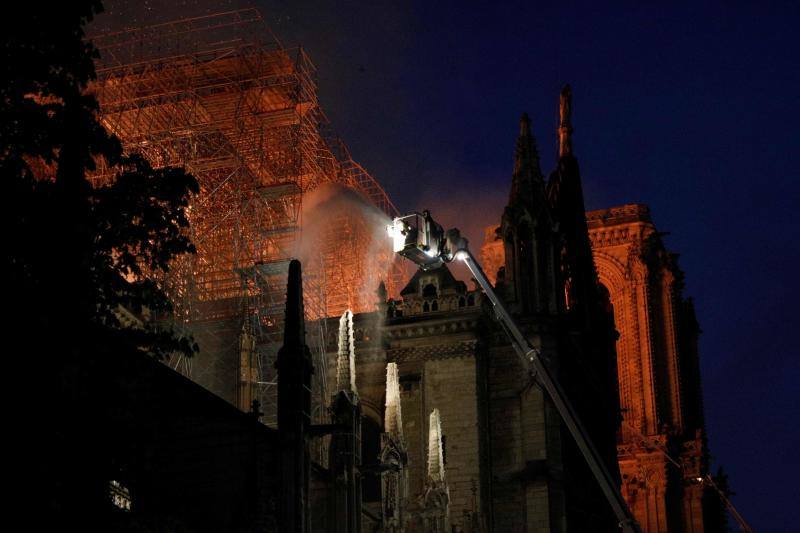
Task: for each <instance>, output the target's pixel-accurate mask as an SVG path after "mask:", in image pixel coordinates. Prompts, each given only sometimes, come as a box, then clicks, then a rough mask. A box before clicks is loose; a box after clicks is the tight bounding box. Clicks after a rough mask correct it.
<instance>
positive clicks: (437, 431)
mask: <svg viewBox="0 0 800 533" xmlns="http://www.w3.org/2000/svg"><path fill="white" fill-rule="evenodd" d="M428 480H429V481H431V482H433V483H444V450H443V449H442V421H441V418H440V416H439V409H434V410H433V411H432V412H431V416H430V424H429V427H428Z"/></svg>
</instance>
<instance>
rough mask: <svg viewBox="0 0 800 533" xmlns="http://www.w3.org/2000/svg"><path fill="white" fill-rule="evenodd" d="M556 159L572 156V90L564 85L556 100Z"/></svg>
mask: <svg viewBox="0 0 800 533" xmlns="http://www.w3.org/2000/svg"><path fill="white" fill-rule="evenodd" d="M558 103H559V106H558V108H559V109H558V117H559V121H558V157H559V158H562V157H565V156H570V155H572V89H571V88H570V86H569V85H565V86H564V88H563V89H561V95H560V96H559V99H558Z"/></svg>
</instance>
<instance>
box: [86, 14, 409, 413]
mask: <svg viewBox="0 0 800 533" xmlns="http://www.w3.org/2000/svg"><path fill="white" fill-rule="evenodd" d="M92 40H93V42H94V44H95V46H96V47H97V48H98V49H99V51H100V58H99V60H98V62H97V74H98V78H97V81H96V82H95V83H94V84H93V85H92V87H91V90H92V92H94V93H95V95H96V96H97V99H98V101H99V103H100V108H101V121H102V123H103V124H104V126H105V127H106V128H107V129H108V130H109V131H111V132H113V133H114V134H116V135H117V136H118V137H119V138H120V140H121V141H122V143H123V145H124V147H125V150H126V151H128V152H138V153H141V154H143V155H144V156H145V157H146V158H147V159H148V160H149V161H150V162H151V164H153V165H154V166H156V167H161V166H167V165H180V166H185V167H186V168H187V169H188V170H189V171H190V172H191V173H192V174H193V175H194V176H195V177H196V178H197V179H198V181H199V184H200V190H201V192H200V194H199V195H198V196H197V197H196V198H195V199H194V200H193V202H192V204H191V207H190V220H191V230H190V231H191V236H192V240H193V242H194V244H195V246H196V247H197V254H196V255H194V256H191V257H186V258H183V259H181V260H179V261H176V264H175V265H174V266H173V267H172V269H171V273H170V275H169V276H168V278H167V279H164V280H160V281H161V282H162V283H163V286H164V287H165V288H166V290H167V291H168V293H169V295H170V297H171V299H172V300H173V303H174V305H175V317H174V319H175V322H176V325H177V326H178V327H180V328H184V329H185V330H186V331H189V332H191V333H192V334H193V335H194V337H195V339H196V340H197V341H198V344H199V345H200V350H201V352H200V354H199V355H198V356H197V357H196V358H195V359H194V360H192V361H191V364H190V362H189V361H185V360H180V361H176V362H173V363H174V364H175V365H176V367H177V368H178V369H179V370H181V371H182V372H184V373H185V374H187V375H188V376H189V377H191V378H192V379H194V380H195V381H197V382H199V383H200V384H202V385H204V386H205V387H207V388H209V389H210V390H212V391H213V392H215V393H217V394H219V395H220V396H222V397H224V398H226V399H228V400H229V401H231V402H232V403H236V404H238V405H239V406H240V408H242V409H249V408H250V404H251V401H252V400H254V399H258V400H259V401H260V402H261V406H262V410H263V412H264V413H265V418H264V421H265V423H267V424H274V423H275V413H276V410H275V390H276V388H275V384H276V380H275V368H274V362H275V358H276V354H277V348H278V347H279V346H280V344H281V341H282V333H283V332H282V323H283V310H284V295H285V288H286V276H287V269H288V263H289V260H290V259H291V258H292V257H294V256H295V255H296V253H297V246H298V242H299V240H300V239H301V237H302V229H303V221H302V218H303V217H302V206H303V197H304V195H307V194H308V193H310V192H311V191H313V190H314V189H316V188H317V187H319V186H320V185H322V184H326V183H336V184H341V185H344V186H346V187H348V188H350V189H352V190H355V191H357V192H358V193H359V194H361V195H362V196H363V197H364V198H366V199H367V200H368V201H369V202H370V203H371V204H372V205H374V206H376V207H377V208H378V209H380V210H381V211H383V212H384V213H385V214H386V215H387V216H389V217H394V216H396V215H397V210H396V209H395V207H394V205H393V204H392V202H391V201H390V200H389V198H388V196H387V195H386V193H385V192H384V190H383V189H382V188H381V186H380V184H379V183H378V182H377V181H376V180H375V179H374V178H373V177H372V176H370V175H369V173H367V172H366V171H365V170H364V169H363V168H362V167H361V166H360V165H358V163H356V162H355V161H353V159H352V157H351V156H350V153H349V151H348V150H347V148H346V147H345V146H344V144H343V143H342V142H341V140H339V139H338V138H336V137H335V135H332V134H331V133H330V131H331V129H330V125H329V123H328V121H327V119H326V117H325V115H324V113H323V111H322V109H321V108H320V106H319V103H318V101H317V86H316V83H315V81H314V72H315V68H314V65H313V64H312V62H311V60H310V59H309V58H308V56H307V55H306V54H305V52H304V51H303V50H302V49H300V48H297V49H286V48H284V47H283V46H282V45H281V44H280V43H279V41H278V40H277V39H276V38H275V36H274V35H273V34H272V33H271V32H270V30H269V28H268V27H267V26H266V24H265V23H264V21H263V20H262V18H261V15H260V14H259V12H258V11H257V10H255V9H247V10H240V11H232V12H227V13H219V14H215V15H209V16H203V17H196V18H191V19H185V20H179V21H174V22H169V23H165V24H159V25H156V26H150V27H144V28H138V29H135V30H129V31H123V32H115V33H106V34H103V35H97V36H94V37H92ZM107 176H108V174H104V173H102V172H101V173H99V174H98V176H97V177H96V178H95V179H96V180H97V181H102V180H103V179H108V178H107ZM365 224H366V222H365V221H364V220H359V219H358V213H353V214H352V216H350V217H348V219H347V220H344V221H341V224H340V225H338V228H339V229H340V230H342V231H339V232H338V233H337V234H335V235H334V236H331V235H330V234H328V235H326V236H325V237H326V240H325V242H324V244H323V243H318V245H315V246H314V247H313V249H314V250H318V253H317V256H316V257H315V260H312V261H310V263H311V264H310V265H308V266H306V267H305V268H304V278H305V281H304V285H305V305H306V315H307V319H308V320H309V321H310V322H309V323H310V327H309V328H308V330H309V331H308V333H309V341H310V344H311V345H312V349H313V351H314V352H315V365H316V366H317V368H318V370H317V372H316V374H315V376H316V380H317V383H316V389H317V390H316V391H315V393H316V394H315V396H317V397H318V399H319V402H317V403H318V406H317V407H318V409H320V408H321V406H322V405H323V404H325V403H327V400H328V391H327V387H326V384H325V376H326V374H327V371H326V369H325V357H324V353H325V348H324V346H325V343H326V342H327V335H328V334H327V332H326V331H325V330H324V323H325V321H324V320H321V319H322V318H324V317H327V316H334V315H336V314H340V313H341V312H342V310H343V309H342V307H343V306H349V307H350V308H351V309H353V311H354V312H361V311H367V310H372V309H373V308H374V300H375V299H374V297H372V299H371V300H369V299H368V298H364V297H354V295H353V288H354V287H359V288H360V287H364V286H367V284H370V283H373V282H374V283H375V287H374V288H377V280H378V279H382V280H383V281H384V282H385V283H386V286H387V289H388V292H389V294H396V293H397V292H398V291H399V289H400V285H399V284H400V283H402V281H403V280H402V271H401V268H402V267H401V266H399V265H397V264H396V263H394V262H393V261H394V258H393V257H391V255H387V257H385V258H381V259H379V264H378V265H377V266H375V265H373V266H372V267H371V268H370V269H365V267H364V264H363V262H364V261H365V260H366V259H367V258H365V257H364V256H363V255H364V254H358V253H353V249H352V248H347V247H349V246H352V243H353V242H361V243H362V244H363V243H364V242H366V241H368V240H369V239H370V238H372V237H371V235H372V232H371V231H370V230H371V228H367V227H365ZM371 260H372V259H371ZM304 266H305V265H304ZM374 288H373V291H374ZM368 300H369V301H368ZM251 338H252V342H251V340H250V339H251ZM248 345H252V346H253V349H252V350H250V349H249V348H247V346H248ZM250 352H252V354H250V355H248V354H249V353H250ZM318 415H319V416H321V411H320V413H318Z"/></svg>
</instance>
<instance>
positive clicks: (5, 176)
mask: <svg viewBox="0 0 800 533" xmlns="http://www.w3.org/2000/svg"><path fill="white" fill-rule="evenodd" d="M101 10H102V6H101V3H100V2H99V1H96V0H81V1H70V2H58V3H48V4H47V5H41V4H37V3H33V2H28V3H24V4H22V5H20V6H17V9H16V10H15V16H5V17H2V22H0V24H1V26H0V27H2V31H3V61H2V66H0V72H2V74H0V76H2V80H0V180H2V181H0V184H1V185H2V187H3V188H4V190H5V191H4V194H3V197H4V198H5V199H6V202H5V206H4V209H3V221H4V226H3V227H4V229H5V242H4V243H3V244H4V246H3V248H4V254H3V259H4V267H5V269H4V270H5V272H6V273H7V274H6V275H7V276H8V278H7V280H8V283H7V290H6V291H5V294H4V296H5V298H4V303H5V304H6V305H5V308H6V310H7V316H8V319H7V321H6V326H7V328H8V331H9V335H10V336H9V337H8V339H7V346H9V347H14V350H13V352H14V353H12V354H11V355H12V356H11V357H6V358H5V363H6V374H7V375H9V376H13V377H14V383H15V384H16V386H11V387H8V389H9V392H11V394H12V395H13V397H14V398H15V399H17V400H19V402H18V403H16V404H14V405H15V406H16V409H15V413H14V415H15V416H16V417H18V419H16V418H15V420H13V422H14V423H17V422H18V424H16V425H15V427H17V428H18V432H19V435H20V438H19V439H17V440H18V441H20V447H19V448H20V449H19V450H17V451H18V452H19V455H18V457H20V458H23V457H24V458H26V459H27V461H20V462H21V463H23V464H26V465H27V468H28V470H27V472H26V473H25V476H22V477H21V482H20V483H19V485H18V487H17V488H18V493H19V494H20V495H21V497H22V498H23V499H24V500H26V501H27V502H29V503H31V502H35V506H36V510H37V512H36V513H32V514H31V515H29V521H33V522H34V523H38V524H39V525H46V524H48V523H49V524H51V525H52V524H53V523H56V522H55V521H57V523H58V524H59V527H60V528H61V529H63V528H64V527H67V524H69V523H71V522H72V521H74V522H75V523H81V524H83V526H84V529H86V528H89V529H91V527H90V526H87V524H89V523H91V522H87V519H90V520H95V521H98V523H101V522H102V517H103V516H105V514H104V513H106V511H107V509H105V507H104V505H105V503H107V501H108V496H107V492H108V480H109V475H110V474H109V468H110V466H109V454H108V451H107V450H108V443H107V439H108V435H107V434H106V433H105V432H104V430H103V427H102V422H101V421H100V422H99V420H101V418H102V417H101V415H99V414H98V413H100V412H101V411H99V410H98V409H99V408H98V407H97V404H98V403H100V404H102V399H103V395H104V394H106V395H108V394H113V390H112V389H111V388H109V387H106V386H104V382H107V381H108V380H107V379H106V378H107V377H108V376H106V375H105V374H104V372H105V373H107V372H109V368H111V367H109V366H107V363H106V362H107V361H108V360H110V359H112V358H119V357H123V356H124V355H125V354H135V353H137V352H138V353H142V352H144V353H147V354H150V355H151V356H153V357H155V358H159V359H161V358H168V357H170V356H171V355H173V354H176V353H181V354H183V355H186V356H191V355H192V354H193V353H195V352H196V351H197V347H196V345H195V344H194V343H193V341H192V340H191V339H190V338H187V337H183V336H180V335H178V334H176V333H175V332H174V331H173V330H172V329H170V327H168V326H164V325H163V324H161V323H158V322H156V321H145V322H144V323H143V325H140V326H137V327H132V326H130V325H126V324H124V323H123V322H122V321H121V320H120V318H119V310H120V308H121V307H124V308H125V309H127V310H129V311H131V312H133V313H142V312H144V311H145V310H147V311H149V312H150V313H155V314H168V313H169V311H170V310H171V305H170V302H169V300H168V299H167V297H166V295H165V294H164V292H163V291H162V290H161V288H160V287H159V286H158V284H157V283H155V282H154V281H153V279H154V278H155V277H157V276H158V275H160V274H163V273H165V272H167V271H168V270H169V266H170V263H171V261H172V260H173V259H174V258H176V257H177V256H179V255H181V254H184V253H192V252H194V248H193V246H192V244H191V242H190V240H189V239H188V237H187V236H186V235H187V233H186V231H185V230H186V228H187V227H188V219H187V207H188V205H189V201H190V197H191V195H192V194H193V193H197V192H198V185H197V182H196V180H195V179H194V178H193V177H192V176H191V175H189V174H188V173H187V172H185V170H184V169H179V168H159V169H154V168H152V167H151V166H150V165H149V163H148V162H147V161H146V160H145V159H144V158H142V157H140V156H138V155H135V154H130V155H126V154H123V151H122V147H121V144H120V142H119V140H118V139H116V138H115V137H114V136H113V135H111V134H109V133H108V132H107V131H106V130H105V129H104V128H103V126H102V124H100V122H99V120H98V104H97V101H96V99H95V98H94V97H93V96H92V95H91V94H90V93H88V92H87V90H88V87H89V84H90V82H91V81H92V80H93V79H94V77H95V70H94V64H93V60H94V58H95V57H96V56H97V51H96V49H95V48H94V47H93V46H92V44H91V43H90V42H88V41H87V40H86V39H85V38H84V31H83V27H84V25H85V24H86V23H87V22H88V21H90V20H91V19H92V17H93V16H94V15H95V14H96V13H99V12H100V11H101ZM98 162H102V164H103V165H104V168H106V167H107V168H110V169H112V170H111V173H112V179H109V180H106V181H105V184H102V185H99V184H94V185H93V184H92V182H91V181H90V176H91V173H92V172H93V171H95V170H96V167H97V164H98ZM42 483H44V484H45V486H42ZM109 505H110V504H109ZM33 529H36V527H34V528H33ZM67 529H69V528H68V527H67Z"/></svg>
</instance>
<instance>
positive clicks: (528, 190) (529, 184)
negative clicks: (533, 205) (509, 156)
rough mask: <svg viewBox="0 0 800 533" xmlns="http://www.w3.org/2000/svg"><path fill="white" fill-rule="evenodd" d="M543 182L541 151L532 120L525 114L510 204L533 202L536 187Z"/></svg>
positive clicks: (519, 138)
mask: <svg viewBox="0 0 800 533" xmlns="http://www.w3.org/2000/svg"><path fill="white" fill-rule="evenodd" d="M543 181H544V180H543V178H542V171H541V168H540V166H539V151H538V150H537V148H536V139H535V138H534V136H533V134H532V133H531V119H530V118H529V117H528V114H527V113H523V114H522V117H521V118H520V121H519V137H518V138H517V147H516V150H515V151H514V174H513V177H512V181H511V198H510V201H509V203H511V204H513V203H516V202H520V201H521V202H523V203H530V202H532V201H533V191H534V187H535V185H536V184H541V183H543Z"/></svg>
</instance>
